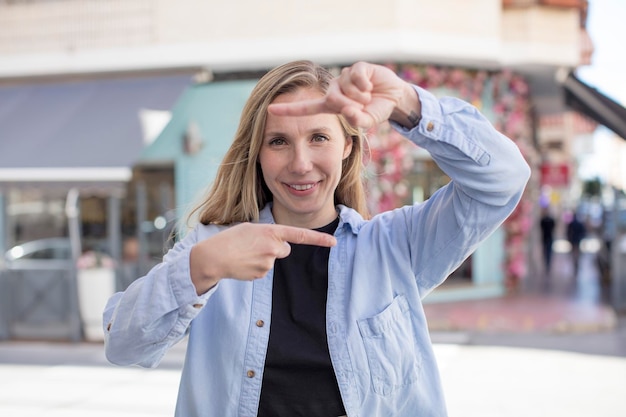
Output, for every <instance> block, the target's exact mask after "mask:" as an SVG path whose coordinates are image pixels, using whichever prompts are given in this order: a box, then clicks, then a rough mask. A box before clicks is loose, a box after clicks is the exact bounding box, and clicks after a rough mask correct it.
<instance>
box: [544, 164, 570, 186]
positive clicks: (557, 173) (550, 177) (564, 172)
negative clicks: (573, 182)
mask: <svg viewBox="0 0 626 417" xmlns="http://www.w3.org/2000/svg"><path fill="white" fill-rule="evenodd" d="M569 177H570V173H569V165H568V164H550V163H545V164H542V165H541V185H550V186H553V187H565V186H567V185H569Z"/></svg>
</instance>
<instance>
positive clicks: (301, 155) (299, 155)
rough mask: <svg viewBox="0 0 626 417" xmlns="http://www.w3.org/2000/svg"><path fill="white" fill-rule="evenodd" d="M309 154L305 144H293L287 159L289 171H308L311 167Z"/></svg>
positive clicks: (303, 172) (301, 172) (297, 172)
mask: <svg viewBox="0 0 626 417" xmlns="http://www.w3.org/2000/svg"><path fill="white" fill-rule="evenodd" d="M311 156H312V155H311V153H310V150H309V149H308V148H307V147H306V146H300V145H298V146H294V147H293V150H292V152H291V160H290V161H289V171H290V172H292V173H294V174H305V173H307V172H309V171H310V170H311V169H312V167H313V163H312V159H311Z"/></svg>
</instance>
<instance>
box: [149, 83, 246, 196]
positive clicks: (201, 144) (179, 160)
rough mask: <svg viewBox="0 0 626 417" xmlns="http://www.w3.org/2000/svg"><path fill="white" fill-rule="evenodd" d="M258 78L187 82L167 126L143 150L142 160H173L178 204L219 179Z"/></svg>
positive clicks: (150, 162)
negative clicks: (217, 177)
mask: <svg viewBox="0 0 626 417" xmlns="http://www.w3.org/2000/svg"><path fill="white" fill-rule="evenodd" d="M256 82H257V80H237V81H221V82H213V83H207V84H197V85H194V86H191V87H188V88H187V90H185V91H184V93H183V94H182V95H181V97H180V99H179V100H178V102H177V103H176V104H175V105H174V107H173V108H172V118H171V120H170V122H169V123H168V125H167V126H166V127H165V129H163V132H161V134H160V135H159V136H158V137H157V138H156V139H155V141H154V142H153V143H152V144H151V145H150V146H149V147H147V148H146V149H144V151H143V153H142V154H141V156H140V158H139V161H138V165H151V164H172V163H173V164H174V167H175V168H174V170H175V171H174V172H175V187H176V205H177V207H187V206H188V205H189V204H190V203H192V202H195V199H196V198H197V196H198V193H199V192H201V191H202V190H204V189H205V188H206V187H207V185H208V184H209V183H210V182H211V181H212V180H213V179H214V178H215V175H216V173H217V168H218V166H219V164H220V162H221V160H222V158H223V157H224V154H225V153H226V151H227V150H228V147H229V146H230V144H231V142H232V140H233V137H234V135H235V131H236V129H237V126H238V124H239V118H240V115H241V111H242V109H243V106H244V104H245V102H246V100H247V99H248V97H249V96H250V92H251V91H252V88H253V87H254V85H255V84H256ZM186 143H187V145H186ZM189 143H191V146H188V145H189ZM190 148H191V149H190Z"/></svg>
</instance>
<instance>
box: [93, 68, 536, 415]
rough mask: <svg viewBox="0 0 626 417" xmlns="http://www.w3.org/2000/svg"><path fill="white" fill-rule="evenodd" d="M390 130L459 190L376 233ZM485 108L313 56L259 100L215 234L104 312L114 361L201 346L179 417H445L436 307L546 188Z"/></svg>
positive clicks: (216, 198) (192, 244)
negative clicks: (383, 139)
mask: <svg viewBox="0 0 626 417" xmlns="http://www.w3.org/2000/svg"><path fill="white" fill-rule="evenodd" d="M385 120H390V121H391V124H392V126H393V127H394V128H395V129H397V130H398V131H399V132H401V133H402V134H403V135H405V136H406V137H407V138H408V139H409V140H411V141H412V142H414V143H415V144H417V145H419V146H421V147H423V148H425V149H426V150H428V151H429V152H430V153H431V155H432V157H433V159H434V160H435V161H436V162H437V164H438V165H439V166H440V167H441V168H442V169H443V170H444V171H445V172H446V173H447V174H448V175H449V176H450V177H451V178H452V181H451V182H450V183H449V184H448V185H447V186H445V187H443V188H442V189H440V190H439V191H437V192H436V193H435V194H434V195H433V196H432V197H431V198H430V199H429V200H428V201H427V202H425V203H423V204H416V205H413V206H407V207H402V208H399V209H396V210H393V211H390V212H386V213H382V214H380V215H378V216H375V217H373V218H372V219H369V220H367V218H368V214H367V211H366V208H365V197H364V191H363V185H362V182H361V174H362V169H363V166H362V153H363V142H364V140H365V138H364V136H363V134H362V133H361V131H362V130H361V129H355V128H353V127H352V126H356V127H358V128H362V129H366V128H368V127H370V126H373V125H375V124H377V123H380V122H382V121H385ZM529 174H530V173H529V168H528V166H527V164H526V163H525V161H524V159H523V158H522V156H521V155H520V152H519V150H518V149H517V147H516V146H515V145H514V144H513V143H512V142H511V141H510V140H509V139H507V138H506V137H504V136H502V135H501V134H499V133H498V132H497V131H496V130H495V129H494V128H493V127H492V126H491V125H490V123H489V122H488V121H487V120H486V119H485V118H484V117H483V116H482V115H480V113H478V111H477V110H476V109H474V108H473V107H472V106H470V105H469V104H467V103H465V102H463V101H461V100H458V99H454V98H444V99H441V100H438V99H436V98H435V97H434V96H433V95H432V94H430V93H428V92H427V91H425V90H423V89H421V88H419V87H416V86H412V85H410V84H407V83H406V82H404V81H403V80H401V79H400V78H399V77H397V76H396V75H395V73H394V72H393V71H391V70H389V69H387V68H385V67H382V66H378V65H373V64H369V63H357V64H355V65H353V66H351V67H349V68H345V69H344V70H343V71H342V73H341V75H340V76H339V77H337V78H335V79H333V78H332V76H331V75H330V73H329V72H328V71H326V70H324V69H323V68H321V67H319V66H317V65H315V64H312V63H310V62H306V61H300V62H293V63H289V64H285V65H283V66H280V67H278V68H275V69H274V70H272V71H270V72H269V73H268V74H267V75H266V76H264V77H263V78H262V79H261V80H260V81H259V83H258V85H257V86H256V87H255V89H254V90H253V92H252V94H251V97H250V99H249V100H248V102H247V104H246V106H245V108H244V110H243V114H242V117H241V123H240V126H239V129H238V131H237V133H236V136H235V139H234V142H233V144H232V146H231V148H230V150H229V151H228V153H227V155H226V156H225V158H224V161H223V164H222V165H221V168H220V171H219V173H218V175H217V178H216V180H215V182H214V184H213V186H212V189H211V190H210V191H209V193H208V195H207V197H206V198H205V199H204V202H203V203H202V204H201V205H200V206H199V207H198V209H197V213H198V215H199V220H200V224H198V225H197V226H196V227H195V228H193V230H191V231H190V232H189V233H188V234H187V236H186V237H185V238H184V239H182V240H181V241H180V242H178V243H177V244H176V245H175V246H174V248H173V249H171V250H170V251H169V252H168V253H167V254H166V255H165V257H164V259H163V262H162V263H161V264H159V265H157V266H156V267H155V268H154V269H153V270H152V271H150V272H149V273H148V275H147V276H145V277H143V278H140V279H139V280H137V281H136V282H134V283H133V284H132V285H131V286H130V287H129V288H128V289H127V290H126V291H125V292H124V293H118V294H116V295H114V296H113V297H112V298H111V300H110V301H109V303H108V305H107V307H106V309H105V312H104V326H105V329H106V332H105V333H106V354H107V357H108V358H109V360H110V361H111V362H113V363H117V364H121V365H131V364H138V365H142V366H148V367H151V366H156V365H157V364H158V363H159V360H160V359H161V358H162V357H163V355H164V354H165V352H166V351H167V349H168V348H170V347H171V346H172V345H174V344H175V343H177V342H178V341H179V340H181V339H182V338H183V337H184V336H185V335H187V334H188V335H189V340H188V347H187V356H186V361H185V366H184V369H183V374H182V380H181V385H180V390H179V396H178V403H177V414H176V415H177V416H185V417H194V416H220V417H222V416H256V415H258V416H270V415H271V416H285V415H289V416H301V415H302V416H303V415H306V416H325V417H329V416H341V415H348V416H389V415H393V416H411V417H414V416H443V415H446V407H445V402H444V399H443V394H442V390H441V385H440V381H439V375H438V371H437V366H436V363H435V357H434V354H433V349H432V346H431V343H430V338H429V334H428V327H427V323H426V318H425V316H424V311H423V308H422V304H421V299H422V298H423V297H424V296H426V295H427V294H428V293H429V292H430V291H431V290H432V289H433V288H435V287H436V286H437V285H439V284H440V283H441V282H442V281H443V280H444V279H445V278H446V277H447V276H448V274H450V273H451V272H452V271H453V270H454V269H455V268H456V267H457V266H458V265H460V264H461V262H462V261H463V260H464V259H466V258H467V257H468V256H469V255H470V254H471V253H472V251H474V249H475V248H476V246H477V245H478V244H479V243H480V242H481V241H482V240H484V239H485V238H486V237H487V236H489V234H490V233H492V232H493V231H494V230H495V229H496V228H497V227H498V226H499V225H500V224H501V223H502V222H503V221H504V220H505V219H506V217H507V216H508V215H509V214H510V213H511V211H512V210H513V208H514V207H515V206H516V204H517V203H518V201H519V198H520V196H521V194H522V191H523V189H524V187H525V184H526V182H527V180H528V178H529Z"/></svg>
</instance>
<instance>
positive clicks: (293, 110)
mask: <svg viewBox="0 0 626 417" xmlns="http://www.w3.org/2000/svg"><path fill="white" fill-rule="evenodd" d="M267 110H268V111H269V112H270V113H272V114H273V115H275V116H308V115H311V114H320V113H334V112H333V111H331V110H330V109H329V108H328V107H327V106H326V99H325V98H319V99H314V100H304V101H295V102H291V103H274V104H270V105H269V107H268V108H267Z"/></svg>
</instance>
